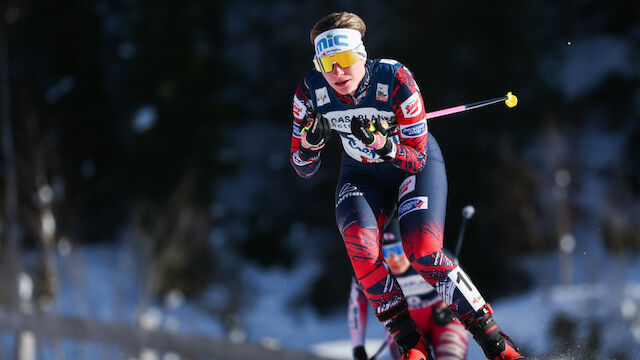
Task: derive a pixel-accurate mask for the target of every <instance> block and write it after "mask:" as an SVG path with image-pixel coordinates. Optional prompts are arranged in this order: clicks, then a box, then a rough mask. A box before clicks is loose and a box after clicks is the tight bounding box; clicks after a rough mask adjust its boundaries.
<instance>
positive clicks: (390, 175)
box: [291, 59, 484, 322]
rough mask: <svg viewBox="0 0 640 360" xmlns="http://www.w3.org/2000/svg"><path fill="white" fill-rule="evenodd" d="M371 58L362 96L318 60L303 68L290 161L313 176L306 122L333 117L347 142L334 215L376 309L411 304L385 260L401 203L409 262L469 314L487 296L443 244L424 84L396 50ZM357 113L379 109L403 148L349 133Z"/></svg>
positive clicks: (441, 189) (387, 315)
mask: <svg viewBox="0 0 640 360" xmlns="http://www.w3.org/2000/svg"><path fill="white" fill-rule="evenodd" d="M365 68H366V69H365V76H364V78H363V80H362V82H361V83H360V85H359V88H358V89H357V90H356V93H355V95H354V96H350V95H340V94H338V93H337V92H335V91H334V90H333V88H332V87H331V86H330V85H329V84H328V83H327V82H326V80H325V79H324V77H323V76H322V74H320V73H319V72H317V71H315V70H312V71H310V72H309V73H308V74H307V75H306V76H305V78H304V80H303V82H302V83H301V84H300V85H299V86H298V88H297V90H296V93H295V96H294V99H293V116H294V121H293V134H292V139H291V164H292V166H293V167H294V169H295V170H296V172H297V173H298V175H300V176H302V177H305V178H306V177H310V176H312V175H313V174H314V173H315V172H316V171H317V170H318V168H319V167H320V163H321V160H320V155H321V154H317V155H316V156H311V157H309V156H307V155H306V154H304V153H302V152H300V151H299V146H300V124H301V122H302V120H303V119H304V117H305V116H310V117H314V116H315V115H316V113H319V114H321V115H323V116H324V117H326V118H327V119H328V120H329V123H330V125H331V128H332V129H333V130H335V131H336V132H337V133H338V134H339V135H340V139H341V141H342V147H343V150H344V152H343V155H342V161H341V168H340V176H339V180H338V184H337V187H336V196H335V208H336V222H337V225H338V228H339V230H340V233H341V234H342V237H343V239H344V243H345V246H346V248H347V252H348V254H349V258H350V260H351V263H352V265H353V270H354V273H355V275H356V277H357V279H358V282H359V283H360V284H361V285H362V288H363V291H364V293H365V295H366V297H367V299H368V301H369V302H370V303H371V305H372V306H373V308H374V309H375V312H376V316H377V317H378V319H380V321H383V322H385V321H387V320H389V319H391V318H393V317H394V316H395V315H396V314H398V313H399V312H401V311H404V310H406V309H407V302H406V300H405V297H404V295H403V293H402V291H401V289H400V287H399V286H398V283H397V281H396V280H395V279H394V278H393V276H391V275H390V274H389V272H388V270H387V268H386V267H385V266H384V265H383V257H382V255H381V251H380V242H379V239H380V233H381V229H383V228H384V227H385V226H386V224H387V223H388V222H389V220H390V219H391V217H392V216H393V214H394V212H395V211H396V209H397V216H398V220H399V223H400V233H401V238H402V245H403V247H404V250H405V253H406V254H407V257H408V258H409V261H410V262H411V265H412V266H413V268H415V269H416V270H417V271H418V273H419V274H420V275H421V276H422V277H423V278H424V279H426V280H427V281H428V282H429V283H430V284H431V285H433V287H435V289H436V291H437V292H438V293H439V294H440V296H441V297H442V298H443V299H444V301H445V303H446V304H447V305H449V308H450V309H451V310H452V312H453V313H454V315H456V317H458V318H459V319H461V320H463V319H465V318H467V317H469V316H471V315H472V314H473V313H474V312H475V311H477V310H478V309H479V308H480V307H482V306H483V305H484V300H483V299H482V297H481V296H480V294H479V293H478V291H477V290H476V289H475V288H473V286H472V284H471V281H467V280H466V278H465V274H464V272H462V270H461V269H459V268H458V267H457V265H456V264H454V263H453V262H452V261H451V260H450V259H449V258H448V257H447V256H446V255H445V254H444V252H443V230H444V221H445V213H446V202H447V177H446V172H445V166H444V160H443V157H442V153H441V152H440V148H439V146H438V143H437V142H436V140H435V138H434V137H433V136H432V135H431V134H429V133H428V131H427V119H426V112H425V107H424V103H423V99H422V96H421V95H420V91H419V88H418V86H417V84H416V83H415V81H414V79H413V75H412V74H411V72H410V71H409V70H408V69H407V68H406V67H404V66H403V65H402V64H400V63H399V62H397V61H395V60H387V59H375V60H367V62H366V65H365ZM354 117H366V118H369V119H373V118H376V117H377V118H380V119H381V120H386V121H388V122H389V123H391V124H394V125H395V126H392V128H390V129H391V132H390V134H391V135H392V136H393V139H394V142H395V143H396V148H397V151H396V155H395V157H394V158H393V159H391V160H388V161H385V160H383V159H381V158H380V157H379V156H378V155H377V154H376V153H375V151H373V150H371V149H369V148H367V147H366V146H365V145H364V144H363V143H362V142H361V141H359V140H358V139H357V138H356V137H354V136H353V135H352V134H351V127H350V123H351V119H352V118H354ZM462 283H464V284H465V285H467V287H468V289H467V288H464V287H463V286H460V284H462ZM461 289H462V290H461ZM463 291H464V293H463Z"/></svg>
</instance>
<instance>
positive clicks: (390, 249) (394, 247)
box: [382, 241, 404, 259]
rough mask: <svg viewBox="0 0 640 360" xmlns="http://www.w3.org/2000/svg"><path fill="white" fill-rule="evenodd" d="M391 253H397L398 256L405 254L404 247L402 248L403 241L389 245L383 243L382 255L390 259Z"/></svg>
mask: <svg viewBox="0 0 640 360" xmlns="http://www.w3.org/2000/svg"><path fill="white" fill-rule="evenodd" d="M391 254H395V255H396V256H401V255H404V249H402V243H401V242H400V241H398V242H396V243H393V244H389V245H382V256H384V258H385V259H388V258H389V256H391Z"/></svg>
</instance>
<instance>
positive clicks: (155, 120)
mask: <svg viewBox="0 0 640 360" xmlns="http://www.w3.org/2000/svg"><path fill="white" fill-rule="evenodd" d="M639 4H640V3H637V2H630V1H607V2H602V1H587V0H574V1H511V2H499V3H495V2H482V1H448V2H432V1H430V2H422V1H394V2H384V1H356V0H353V1H324V2H315V1H264V2H262V1H251V0H247V1H233V2H231V1H205V0H190V1H166V2H159V1H149V0H110V1H108V0H97V1H81V0H76V1H72V0H66V1H46V0H40V1H27V0H5V1H3V2H2V3H1V5H0V17H1V19H0V20H1V21H0V29H1V30H0V38H1V40H0V41H2V43H3V47H2V49H0V50H2V51H3V53H2V54H1V56H2V58H3V61H2V64H3V68H2V69H0V71H2V72H3V74H4V76H2V77H0V79H1V82H2V83H1V84H0V85H1V86H2V88H1V91H2V99H3V102H2V115H3V127H2V132H3V133H2V136H3V137H2V141H3V149H4V151H3V154H4V156H3V158H2V159H1V160H0V181H1V182H2V186H3V189H5V191H2V192H1V193H0V200H2V203H3V204H4V205H3V207H2V209H3V210H2V212H1V214H2V215H3V218H2V219H3V221H2V226H3V237H2V239H3V242H2V246H3V249H8V248H10V245H11V243H12V242H13V243H14V244H15V245H17V247H16V250H17V251H18V252H20V251H30V250H34V249H35V250H36V251H37V252H38V253H39V254H41V257H40V258H39V259H40V260H38V261H32V262H28V263H22V264H18V266H20V267H22V268H25V269H26V271H28V272H30V273H32V274H34V277H35V278H36V280H37V281H36V285H37V286H36V292H37V296H39V297H44V298H47V297H55V296H56V292H57V287H56V283H55V269H54V268H53V267H52V266H51V263H50V262H48V261H47V258H48V257H49V258H50V257H51V256H53V255H52V253H53V252H55V249H58V246H59V244H60V242H61V241H63V242H65V243H67V244H71V245H73V246H80V245H83V244H89V243H112V242H116V241H119V240H121V239H122V238H123V237H125V234H131V233H135V234H137V235H138V236H139V237H140V238H141V239H144V240H143V241H144V244H145V246H147V247H148V248H149V249H151V250H150V251H151V254H152V259H153V266H154V267H153V269H154V274H155V277H154V279H155V280H154V282H153V284H152V287H151V289H150V291H151V293H152V294H153V295H154V296H158V297H161V296H163V295H164V294H165V293H166V292H167V291H169V290H171V289H180V290H181V291H183V292H184V293H185V294H186V296H187V297H189V298H193V299H197V298H198V296H200V295H201V294H202V293H203V291H204V290H205V289H206V288H207V287H208V286H210V285H211V284H221V286H224V287H227V288H228V289H229V291H230V293H232V294H234V298H235V299H237V301H234V302H232V303H231V304H229V308H235V309H237V308H238V307H240V306H242V304H243V303H245V302H247V301H250V298H251V290H250V289H246V288H243V287H242V286H241V284H239V281H240V280H239V278H238V274H239V273H240V272H241V270H242V268H243V267H244V266H246V264H248V263H251V264H254V265H255V264H257V265H259V266H262V267H265V268H268V267H273V266H280V267H283V268H285V269H292V268H293V265H294V264H295V263H296V262H297V261H298V260H299V258H300V257H301V253H304V252H305V251H309V249H313V250H312V251H313V254H314V258H315V259H321V261H322V263H323V264H324V265H323V266H322V271H321V272H319V274H318V275H317V276H316V278H315V279H314V280H313V284H311V286H309V291H307V292H305V293H304V294H303V295H301V296H300V298H299V299H297V302H296V303H295V304H292V306H295V305H296V304H297V305H300V304H308V303H311V304H313V306H314V307H315V308H316V309H317V311H318V312H320V313H324V312H327V311H330V310H334V309H340V308H341V307H342V306H343V304H344V297H341V296H335V294H346V290H345V289H347V287H348V282H349V273H350V265H349V263H348V258H347V256H346V253H345V251H344V246H343V244H342V241H341V239H340V236H339V233H338V232H337V230H336V227H335V223H334V221H335V220H334V212H333V196H334V195H333V194H334V186H335V182H336V178H337V169H338V162H339V154H340V151H341V150H340V148H339V144H338V142H337V141H336V139H335V137H334V139H333V140H332V143H331V144H330V147H329V149H328V150H327V151H325V152H324V154H323V156H324V159H323V164H322V168H321V169H320V171H319V173H317V174H316V175H315V176H314V177H313V178H311V179H309V180H304V179H301V178H299V177H297V175H296V174H295V172H294V171H293V169H292V168H291V166H290V165H289V160H288V156H289V143H290V137H291V121H292V117H291V101H292V96H293V91H294V90H295V88H296V86H297V85H298V82H299V81H300V80H301V79H302V77H303V76H304V74H305V73H306V72H307V71H308V70H309V69H310V66H311V61H310V60H311V58H312V56H313V49H312V46H310V45H311V44H310V43H309V40H308V33H309V30H310V29H311V27H312V26H313V24H314V23H315V22H316V21H317V20H319V19H320V18H321V17H322V16H324V15H326V14H328V13H329V12H332V11H337V10H347V11H353V12H356V13H357V14H359V15H360V16H361V17H362V18H363V19H364V21H365V22H366V24H367V27H368V29H367V33H366V36H365V38H364V41H365V44H366V46H367V50H368V53H369V55H370V57H372V58H379V57H385V58H394V59H396V60H399V61H401V62H402V63H404V64H405V65H406V66H407V67H408V68H409V69H411V70H412V72H413V73H414V75H415V78H416V80H417V82H418V84H419V85H420V88H421V90H422V95H423V97H424V99H425V102H426V105H427V108H428V111H429V110H431V111H432V110H437V109H441V108H445V107H450V106H454V105H459V104H464V103H470V102H474V101H479V100H483V99H488V98H493V97H499V96H503V95H504V94H506V92H507V91H513V92H514V93H515V94H516V95H517V96H518V98H519V105H518V106H517V107H516V108H513V109H508V108H507V107H506V106H502V105H493V106H491V107H487V108H483V109H479V110H473V111H471V112H465V113H460V114H456V115H452V116H448V117H446V118H439V119H434V120H433V121H431V123H430V131H431V132H432V133H433V134H434V136H435V137H436V138H437V139H438V141H439V143H440V146H441V147H442V149H443V154H444V157H445V160H446V164H447V171H448V178H449V204H448V214H447V224H446V231H445V234H446V239H445V245H446V246H447V247H449V248H453V247H454V241H455V237H456V236H457V234H458V229H459V226H460V221H461V217H460V211H461V209H462V207H463V206H464V205H466V204H473V205H474V206H475V207H476V209H477V212H478V213H477V216H476V217H475V218H474V219H473V220H472V221H471V222H469V224H468V227H467V237H466V239H465V244H464V247H463V250H462V254H461V261H462V262H463V264H464V266H465V267H466V269H467V271H468V272H469V273H470V274H472V277H473V279H474V281H475V282H476V284H477V285H478V287H479V288H480V289H482V292H483V294H484V295H485V297H486V298H488V299H489V300H493V299H496V298H499V297H501V296H509V295H513V294H516V293H518V292H521V291H523V290H525V289H527V288H528V287H529V286H530V284H531V283H532V281H533V280H534V279H531V277H530V275H528V274H526V273H525V272H524V271H522V270H521V269H520V268H518V267H517V265H518V259H519V257H520V256H522V255H524V254H536V253H546V252H555V251H559V250H558V249H559V245H558V244H559V239H560V238H562V236H563V235H565V234H567V233H570V232H572V229H573V227H574V226H577V225H576V224H582V225H583V226H586V228H585V227H583V229H586V230H585V231H588V232H596V233H598V234H599V236H600V239H601V240H602V241H603V243H604V244H606V248H607V249H608V251H610V252H611V253H613V254H616V253H624V254H636V253H637V251H638V248H639V244H640V235H638V234H639V233H640V232H639V231H638V230H639V229H638V225H637V224H638V223H639V220H640V207H639V206H638V204H639V200H640V166H639V164H640V162H639V161H638V158H639V157H640V123H639V121H638V120H639V114H640V88H639V87H638V84H639V79H640V71H639V69H638V64H640V52H639V49H640V47H639V46H638V45H639V44H640V23H639V19H640V5H639ZM9 131H10V133H9ZM602 133H606V134H609V135H610V136H609V137H608V139H609V140H610V142H609V143H607V142H594V143H593V144H592V145H589V144H587V145H585V143H584V141H588V139H589V137H588V136H587V135H590V134H602ZM594 136H595V135H594ZM7 139H11V142H12V149H13V150H12V151H8V147H7V146H6V145H7ZM584 139H587V140H584ZM585 146H592V147H590V149H591V150H592V151H593V152H592V153H593V154H595V155H593V156H594V157H596V156H597V154H607V153H611V152H615V154H616V157H615V159H614V160H607V161H605V162H604V163H603V162H598V161H597V159H594V160H593V161H594V162H593V163H591V160H590V157H589V156H586V157H585V152H580V151H579V149H584V147H585ZM11 154H13V158H14V159H15V161H14V162H13V161H12V160H11V157H10V156H9V155H11ZM586 154H591V153H589V152H587V153H586ZM13 164H15V167H13ZM594 164H597V166H596V165H594ZM591 165H593V166H592V167H589V166H591ZM587 169H588V170H587ZM13 170H15V179H16V181H15V188H13V187H12V186H13V185H12V184H14V182H12V181H11V179H12V175H11V174H12V172H13ZM585 172H586V173H589V174H591V175H593V174H594V173H595V174H596V175H597V176H598V178H599V179H600V180H599V182H598V183H597V186H596V188H597V189H599V190H597V191H600V192H604V193H605V195H603V196H602V197H601V198H605V199H607V201H606V202H598V203H596V204H595V207H594V206H591V205H589V206H587V205H585V203H583V202H580V201H577V200H574V199H576V198H581V197H582V196H588V193H589V192H590V191H592V190H593V188H592V187H590V186H592V185H591V183H590V182H587V180H586V179H587V178H589V177H588V176H584V177H583V176H582V175H583V174H585ZM569 184H570V185H569ZM14 189H15V191H14ZM585 194H586V195H585ZM573 195H575V196H573ZM14 196H16V197H15V198H13V197H14ZM12 199H13V200H15V201H12ZM14 203H15V204H17V206H18V207H17V211H16V212H13V210H12V209H11V204H14ZM49 215H52V216H53V217H54V218H55V225H56V226H55V231H54V234H55V235H52V236H50V237H47V232H46V231H44V230H46V229H45V228H44V226H45V225H46V223H45V225H43V222H42V221H41V220H42V219H44V218H47V216H49ZM12 219H15V220H16V221H17V222H16V223H15V224H16V226H13V225H12V224H13V222H12V221H13V220H12ZM581 219H582V220H581ZM584 219H587V220H584ZM43 229H44V230H43ZM12 230H15V231H12ZM578 241H579V239H578ZM5 254H6V252H5ZM9 262H10V261H9V260H7V259H6V258H5V261H4V264H5V265H6V264H7V263H9ZM498 279H499V280H498ZM5 291H6V292H9V291H10V289H9V288H7V289H6V290H5ZM5 296H6V294H5ZM211 311H213V312H215V311H222V312H225V311H232V310H230V309H218V308H213V307H212V310H211Z"/></svg>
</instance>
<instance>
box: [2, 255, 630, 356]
mask: <svg viewBox="0 0 640 360" xmlns="http://www.w3.org/2000/svg"><path fill="white" fill-rule="evenodd" d="M119 250H122V249H121V248H120V249H119V248H118V247H113V246H112V247H106V246H88V247H86V248H83V249H74V252H73V254H72V255H69V256H67V257H65V258H60V259H59V261H58V266H59V274H60V286H61V293H60V297H59V298H58V301H57V302H56V304H55V305H54V307H53V309H51V311H54V312H56V313H63V314H68V315H76V316H91V317H96V318H99V319H102V320H108V321H116V322H125V323H132V322H134V317H135V314H136V313H138V314H139V313H141V312H142V313H145V312H146V313H148V312H150V313H151V315H153V316H154V317H155V321H156V323H157V326H159V327H161V328H164V329H167V330H171V331H177V332H181V333H191V334H198V335H205V336H211V337H215V338H222V337H225V336H227V335H225V330H224V328H223V327H222V326H221V324H220V322H219V321H217V320H215V319H213V318H211V317H210V316H209V315H207V314H205V313H203V312H202V311H200V310H199V309H198V308H197V307H195V306H193V305H192V304H191V303H190V302H189V301H179V302H177V303H174V305H170V304H167V303H165V304H157V303H154V304H155V305H153V306H148V307H147V308H146V309H140V303H141V302H140V299H139V298H140V288H139V285H138V286H136V283H137V284H140V282H139V281H140V279H138V280H136V279H134V278H133V277H132V276H130V275H131V274H133V273H134V272H132V271H130V270H132V269H131V268H129V266H132V261H133V260H135V259H127V256H126V255H123V254H124V253H123V252H122V251H119ZM553 258H554V255H549V256H547V257H546V258H530V259H528V261H529V262H530V263H531V266H532V269H535V268H538V269H548V270H550V271H555V270H554V265H553V264H554V262H553ZM601 261H602V263H604V264H606V265H607V266H602V267H599V268H596V269H592V271H596V272H599V274H600V276H599V277H600V279H602V281H598V282H592V283H582V284H574V285H568V286H558V285H553V286H542V285H539V284H537V285H536V286H535V287H534V288H533V289H532V290H530V291H529V292H527V293H525V294H521V295H518V296H513V297H509V298H501V299H498V300H496V301H492V306H493V308H494V310H495V318H496V320H497V321H498V323H499V324H500V325H501V327H502V328H503V329H504V330H505V331H506V332H507V333H508V334H509V335H510V336H511V337H512V338H513V339H514V340H515V341H517V343H518V345H519V346H521V347H522V348H524V349H526V350H527V351H528V353H529V354H532V355H534V356H533V357H532V359H580V358H581V357H579V356H575V355H574V354H573V353H572V354H571V355H570V356H566V357H558V356H549V355H544V354H548V352H549V351H550V350H552V349H553V348H554V347H555V345H556V343H555V342H554V339H552V338H551V337H550V336H549V330H550V328H551V326H552V324H553V323H554V318H555V316H556V315H557V314H565V315H567V316H569V317H570V318H571V319H573V321H574V322H575V324H576V332H575V335H574V338H573V341H575V346H576V348H577V349H576V351H579V348H578V347H580V346H585V345H588V344H587V343H585V341H586V340H584V339H585V338H586V337H587V335H588V331H589V326H590V324H591V323H593V322H594V321H596V322H600V325H599V329H600V330H601V331H602V340H601V344H602V346H601V349H603V351H602V352H601V354H602V356H603V357H602V358H603V359H610V358H612V357H610V354H611V350H612V349H626V350H627V352H628V354H640V346H639V345H638V343H639V342H640V283H639V282H638V279H640V276H639V274H640V261H638V260H634V259H626V260H625V261H623V262H621V261H617V260H616V259H613V258H605V259H604V260H602V259H601ZM588 262H589V261H586V260H583V261H582V264H581V262H580V261H574V266H576V267H581V266H583V265H585V264H584V263H588ZM523 263H524V264H526V263H527V261H524V262H523ZM87 264H90V266H86V265H87ZM127 264H129V265H127ZM85 266H86V267H85ZM78 267H83V268H84V269H85V270H84V271H81V272H78V271H75V270H77V269H78ZM116 268H117V269H119V270H120V271H113V269H116ZM320 270H321V269H319V268H317V266H315V265H313V263H311V262H307V261H303V262H301V264H300V266H298V267H296V268H294V269H293V270H291V271H286V270H284V269H281V268H277V267H276V268H269V269H264V268H258V267H254V266H247V267H246V269H245V274H244V275H245V279H246V280H245V281H246V282H247V284H248V285H252V286H254V289H255V291H256V293H255V296H254V302H253V303H251V304H249V305H248V306H247V308H246V310H245V311H244V313H243V314H242V315H241V316H242V319H241V321H240V323H241V324H242V325H243V332H244V333H243V334H240V335H239V336H238V337H236V340H239V339H246V341H250V342H253V343H263V344H266V345H268V346H271V347H282V348H291V349H299V350H305V351H310V352H314V353H316V354H319V355H323V356H326V357H331V358H334V359H350V352H351V346H350V344H349V341H348V339H349V332H348V328H347V321H346V300H347V293H348V289H345V291H344V293H340V294H336V295H335V296H339V297H341V298H344V301H345V308H344V309H340V310H337V311H336V312H335V313H333V314H331V315H329V316H325V317H319V316H318V315H316V314H315V313H314V312H313V311H312V310H311V309H309V308H307V307H302V308H300V309H298V310H296V311H293V310H292V306H291V305H290V300H292V299H294V298H295V297H296V295H298V294H300V292H301V291H304V289H305V288H306V286H307V285H308V284H309V283H310V281H309V279H310V278H311V277H312V276H313V275H314V274H316V273H317V272H318V271H320ZM605 270H606V271H605ZM126 274H129V275H126ZM125 275H126V276H125ZM249 279H250V280H249ZM241 332H242V331H241ZM235 335H238V334H235ZM367 338H368V339H369V341H368V343H367V348H368V351H369V353H370V354H373V353H374V352H375V350H376V349H377V348H378V347H379V345H380V344H381V342H382V339H383V338H384V331H383V327H382V326H381V325H380V324H379V323H378V322H377V320H376V319H375V317H374V316H373V315H372V314H371V312H369V319H368V323H367ZM5 340H6V341H9V340H7V339H5V337H2V338H0V346H3V348H5V345H6V346H10V345H9V344H10V341H9V343H7V344H5ZM82 346H89V345H88V344H87V345H82ZM74 351H77V350H74ZM82 351H83V353H84V354H85V355H86V356H88V357H91V356H93V355H91V354H96V356H101V355H100V354H104V353H105V349H101V348H100V346H96V345H95V344H91V347H89V348H85V349H84V350H82ZM116 352H117V351H114V352H113V354H115V353H116ZM383 355H384V356H382V357H380V358H379V359H381V360H383V359H389V357H388V352H385V353H383ZM543 355H544V356H543ZM629 356H631V357H630V358H629V357H628V358H626V359H640V356H639V355H629ZM633 356H636V357H633ZM53 358H54V357H52V356H50V355H47V354H46V351H45V352H43V356H38V359H53ZM482 358H483V355H482V352H481V350H480V348H479V347H478V346H477V345H476V344H475V343H474V342H473V341H471V345H470V348H469V354H468V359H482Z"/></svg>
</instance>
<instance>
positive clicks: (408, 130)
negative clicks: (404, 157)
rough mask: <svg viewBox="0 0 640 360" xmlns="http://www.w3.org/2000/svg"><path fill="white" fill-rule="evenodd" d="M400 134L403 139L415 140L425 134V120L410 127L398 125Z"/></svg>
mask: <svg viewBox="0 0 640 360" xmlns="http://www.w3.org/2000/svg"><path fill="white" fill-rule="evenodd" d="M400 133H401V134H402V137H404V138H415V137H419V136H422V135H424V134H426V133H427V119H423V120H420V121H418V122H417V123H415V124H411V125H404V126H403V125H400Z"/></svg>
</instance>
